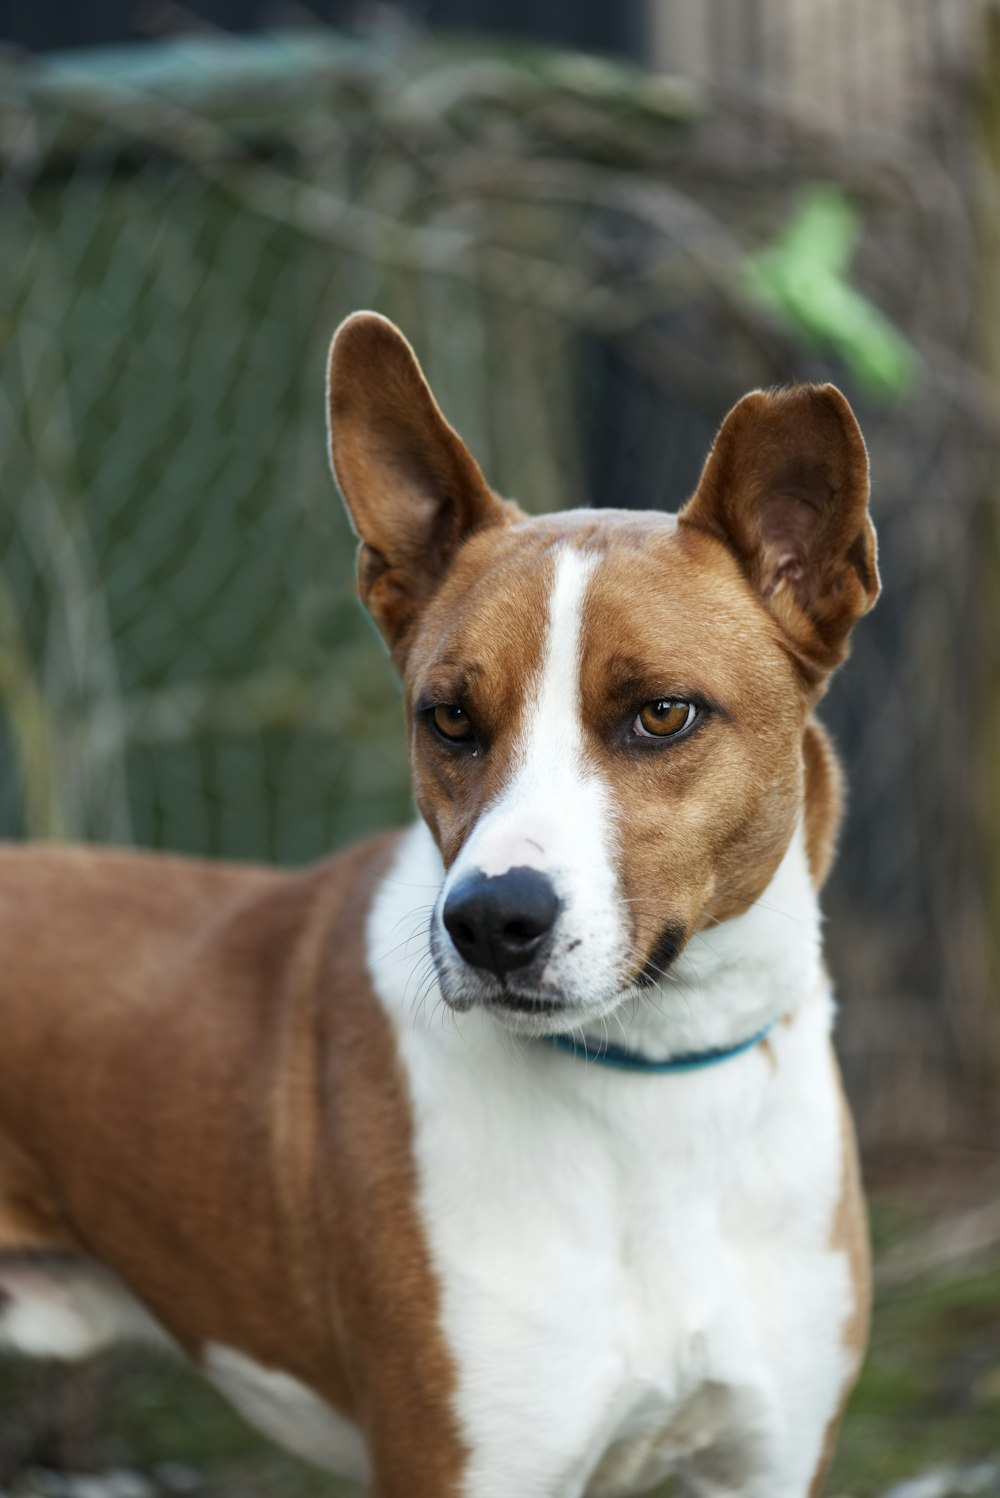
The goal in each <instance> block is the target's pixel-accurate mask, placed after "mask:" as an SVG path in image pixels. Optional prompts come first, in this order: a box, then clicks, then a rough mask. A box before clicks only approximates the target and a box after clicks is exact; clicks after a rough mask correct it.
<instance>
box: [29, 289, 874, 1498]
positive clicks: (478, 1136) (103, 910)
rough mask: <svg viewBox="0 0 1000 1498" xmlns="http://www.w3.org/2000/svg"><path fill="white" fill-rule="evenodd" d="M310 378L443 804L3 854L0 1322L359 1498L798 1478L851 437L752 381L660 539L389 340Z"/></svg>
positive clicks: (825, 1097)
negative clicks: (164, 1348) (505, 433)
mask: <svg viewBox="0 0 1000 1498" xmlns="http://www.w3.org/2000/svg"><path fill="white" fill-rule="evenodd" d="M331 407H332V415H333V430H334V455H335V462H336V467H337V473H338V477H339V478H340V481H341V486H342V488H343V490H344V493H345V497H346V498H347V501H348V504H349V507H350V509H351V512H352V516H353V518H354V521H355V524H356V526H357V528H358V531H359V533H360V535H361V537H362V553H361V565H360V576H361V588H362V594H363V596H364V598H365V601H366V602H367V604H368V606H369V608H370V609H371V611H372V613H373V615H374V616H375V618H376V620H377V622H378V623H379V626H380V628H381V629H382V631H383V633H384V634H385V636H386V639H387V641H388V642H389V644H390V647H391V649H392V651H393V654H394V656H395V658H396V661H397V663H398V664H399V666H400V668H401V670H402V673H403V677H404V683H405V685H406V690H407V699H408V709H409V714H410V721H411V751H412V760H413V767H414V779H415V786H416V793H417V800H418V805H419V806H420V810H421V812H422V814H423V818H424V821H423V822H422V823H420V824H418V826H417V827H416V828H415V829H414V830H412V831H411V832H408V833H406V834H403V835H400V836H395V837H385V838H380V839H376V840H373V841H372V842H369V843H367V844H364V845H361V846H360V847H358V848H355V849H353V850H351V851H349V852H347V853H345V854H343V855H341V856H340V857H338V858H335V859H333V860H331V861H330V862H329V863H327V864H325V865H321V866H320V867H318V868H316V869H314V870H310V871H307V872H305V873H301V874H281V873H275V872H271V871H267V870H262V869H253V868H242V867H236V866H230V867H227V866H212V865H205V864H201V863H198V862H195V861H188V860H182V859H174V858H165V857H161V858H148V857H142V856H137V855H131V854H115V853H103V854H97V853H92V852H85V851H74V850H29V849H11V850H8V851H7V852H5V853H4V854H3V855H2V858H0V952H2V954H3V971H2V974H0V1015H2V1017H3V1020H2V1022H3V1045H2V1047H0V1344H3V1343H7V1344H11V1345H13V1346H14V1347H18V1348H21V1349H22V1350H24V1351H27V1352H31V1353H39V1354H42V1355H45V1354H51V1355H56V1356H82V1355H85V1354H86V1353H87V1352H89V1351H91V1350H92V1349H93V1348H95V1347H97V1346H100V1345H103V1344H104V1343H106V1342H108V1341H110V1340H113V1339H114V1338H115V1337H117V1336H119V1335H123V1334H124V1335H135V1334H138V1335H141V1336H149V1337H152V1338H156V1339H159V1340H164V1339H166V1340H169V1341H170V1342H171V1343H173V1344H177V1345H179V1346H180V1347H181V1348H183V1349H184V1350H185V1351H186V1352H188V1353H189V1354H190V1355H191V1356H192V1357H193V1358H195V1359H196V1360H198V1361H199V1362H200V1363H201V1364H202V1366H203V1367H204V1368H205V1371H206V1372H207V1373H208V1374H209V1376H210V1377H212V1378H213V1379H214V1380H215V1381H216V1382H217V1383H218V1384H219V1386H220V1387H221V1388H223V1390H224V1391H225V1392H226V1393H228V1394H229V1396H230V1397H231V1398H232V1400H233V1402H234V1403H235V1404H236V1405H237V1406H238V1407H239V1408H240V1409H242V1410H243V1411H244V1413H245V1414H247V1416H248V1417H249V1418H251V1419H252V1420H254V1421H255V1422H256V1423H258V1424H259V1425H260V1426H261V1427H262V1428H263V1429H264V1430H266V1431H267V1432H268V1433H269V1434H271V1435H272V1436H274V1437H275V1438H276V1439H279V1440H282V1441H284V1442H285V1443H286V1444H287V1445H289V1446H290V1447H291V1448H292V1449H294V1450H297V1451H298V1452H299V1453H300V1454H302V1455H304V1456H306V1457H308V1458H310V1459H312V1460H314V1461H317V1462H319V1463H321V1464H325V1465H327V1466H328V1467H330V1468H331V1469H332V1470H335V1471H338V1472H343V1473H344V1474H346V1475H353V1476H357V1477H359V1478H361V1479H367V1480H369V1481H370V1482H371V1483H372V1492H373V1493H375V1494H377V1495H378V1498H404V1495H405V1498H582V1495H584V1494H587V1495H595V1498H596V1495H607V1498H611V1495H615V1494H621V1495H627V1494H633V1493H635V1494H638V1493H643V1492H647V1491H649V1490H650V1489H651V1488H652V1487H653V1486H655V1485H656V1484H657V1483H658V1482H660V1481H662V1480H663V1479H664V1478H666V1477H668V1476H669V1475H671V1474H678V1475H679V1476H680V1477H681V1479H682V1481H683V1482H684V1484H685V1485H686V1490H690V1491H691V1492H692V1493H696V1494H701V1495H706V1498H708V1495H712V1498H714V1495H718V1498H721V1495H724V1494H731V1495H735V1494H741V1495H759V1498H806V1495H807V1494H811V1493H817V1492H818V1491H819V1487H820V1484H821V1482H822V1475H823V1472H824V1470H825V1465H826V1462H827V1460H828V1457H829V1453H830V1450H831V1446H832V1437H833V1433H834V1431H835V1427H836V1421H837V1416H838V1413H839V1410H840V1408H841V1405H842V1401H843V1398H844V1396H845V1394H846V1391H847V1389H848V1388H849V1387H850V1384H851V1383H852V1381H853V1378H854V1376H855V1374H856V1371H857V1367H858V1365H859V1362H860V1358H861V1353H862V1349H863V1344H864V1340H865V1331H866V1320H867V1305H868V1287H867V1249H866V1237H865V1229H864V1215H863V1207H862V1201H861V1196H860V1189H859V1185H858V1177H857V1168H856V1161H855V1151H854V1143H853V1135H852V1130H851V1124H850V1118H849V1115H848V1113H847V1110H846V1108H845V1107H844V1105H843V1100H842V1094H841V1091H840V1085H839V1079H838V1073H837V1067H836V1062H835V1059H834V1057H833V1053H832V1049H831V1044H830V1026H831V1018H832V999H831V995H830V989H829V983H828V980H827V979H826V977H825V973H824V970H823V966H822V961H821V951H820V935H819V912H818V904H817V894H816V890H817V888H818V886H819V884H820V883H821V882H822V878H823V876H824V875H825V872H826V869H827V866H828V864H829V861H830V857H831V852H832V843H833V837H834V833H835V828H836V822H837V816H838V811H839V805H838V799H839V797H838V779H837V773H836V766H835V762H834V760H833V758H832V755H831V752H830V750H829V747H828V745H827V743H826V740H825V738H824V736H823V735H822V732H821V730H819V728H818V727H817V725H816V724H815V722H814V720H813V719H812V717H811V709H812V705H813V703H814V702H815V699H816V697H817V696H818V695H819V692H820V690H821V687H822V683H823V680H824V679H825V676H826V674H827V673H828V672H829V670H830V669H831V668H832V667H833V666H834V665H835V664H836V663H837V661H838V660H839V659H840V658H841V657H842V655H843V653H844V648H845V643H846V638H847V634H848V632H849V629H850V626H851V624H852V623H853V622H854V619H855V618H856V617H857V616H858V615H859V614H860V613H862V612H864V610H865V608H867V607H868V606H870V604H871V602H872V601H873V599H874V596H875V592H876V591H877V578H876V574H875V562H874V542H873V538H872V533H871V530H870V525H869V523H868V521H867V516H866V504H867V467H866V463H865V459H864V449H863V445H862V444H861V440H860V436H859V435H858V434H857V429H856V427H855V426H854V424H853V418H851V416H850V413H849V411H848V409H847V407H846V403H844V402H843V399H842V397H840V396H839V395H837V393H836V392H833V391H832V390H830V389H829V387H825V388H824V389H823V390H808V391H799V392H791V393H789V394H787V395H780V396H776V397H766V396H759V395H758V396H753V397H748V399H747V401H745V402H743V403H741V406H740V407H738V408H737V409H736V411H735V412H734V413H733V414H732V415H731V416H730V418H729V419H728V420H727V423H726V425H725V427H724V428H723V431H722V433H721V434H720V438H719V440H718V442H717V444H716V447H715V449H714V450H713V454H712V456H711V458H710V459H709V463H708V465H707V467H706V472H705V475H704V476H703V479H702V483H701V485H700V487H699V490H698V493H697V494H696V496H695V498H694V500H692V501H691V503H690V504H689V506H688V507H687V509H686V510H685V511H684V512H683V514H682V516H681V519H680V522H679V523H676V524H675V523H674V522H672V521H671V520H670V519H669V518H668V517H665V516H653V515H651V516H635V515H627V514H623V513H617V512H613V511H610V512H603V513H590V512H576V513H573V514H570V515H566V516H558V517H550V518H547V519H542V520H534V521H529V520H525V519H524V517H522V516H520V515H519V514H518V512H516V511H514V510H513V507H511V506H507V505H504V504H502V503H501V502H500V501H498V500H497V499H496V498H495V496H493V495H492V493H491V492H490V491H489V490H488V489H487V488H486V486H485V484H484V483H483V481H482V479H481V477H480V476H479V474H478V470H477V469H476V468H475V465H474V464H473V463H472V460H471V459H470V458H469V456H468V454H467V453H466V452H465V449H464V448H462V446H461V444H460V443H459V441H458V439H457V438H456V437H455V435H454V433H452V432H451V431H450V429H449V428H448V427H447V426H446V425H445V424H444V422H443V419H442V418H441V416H440V413H439V412H438V411H437V409H436V407H435V406H434V405H433V401H432V399H431V397H430V395H429V392H428V391H427V389H426V386H425V385H423V382H422V380H421V378H420V375H419V372H418V370H417V367H416V365H415V362H414V361H413V359H412V355H411V354H410V352H409V350H408V348H407V347H406V345H405V344H404V343H403V341H402V340H401V338H400V337H399V335H398V334H396V333H395V332H394V330H392V329H391V328H390V327H389V325H387V324H385V323H384V322H382V321H381V320H379V319H375V318H371V317H367V318H360V319H354V320H352V321H351V322H349V323H348V324H347V325H345V328H344V329H343V330H342V331H341V333H340V335H339V337H338V339H337V340H336V342H335V347H334V357H333V364H332V373H331ZM428 945H429V949H430V954H431V956H430V958H429V959H428V960H427V961H426V962H424V961H422V959H423V958H424V957H426V956H427V953H428ZM442 999H443V1000H444V1004H442V1003H441V1000H442ZM611 1032H617V1034H618V1037H619V1038H622V1037H624V1038H625V1039H626V1041H627V1045H628V1048H629V1051H630V1052H631V1053H632V1059H633V1062H634V1069H620V1068H618V1067H612V1066H607V1065H603V1064H600V1062H601V1060H602V1059H607V1057H603V1058H602V1056H601V1054H600V1053H601V1050H602V1047H603V1046H604V1043H605V1041H606V1040H607V1038H608V1036H609V1034H611ZM765 1032H766V1036H765ZM566 1035H577V1036H579V1037H580V1044H581V1048H582V1051H581V1055H580V1056H579V1057H574V1056H572V1055H570V1054H567V1053H566V1050H565V1049H564V1048H562V1047H560V1046H556V1045H551V1044H549V1043H548V1038H549V1037H551V1036H559V1037H563V1036H566ZM611 1038H612V1039H613V1038H614V1035H613V1034H611ZM585 1054H586V1055H589V1056H592V1057H594V1058H595V1059H585ZM678 1057H681V1058H685V1057H686V1058H689V1060H690V1064H691V1069H690V1070H689V1071H686V1072H682V1073H681V1074H676V1075H661V1074H659V1073H658V1072H656V1071H655V1070H653V1066H654V1065H655V1064H657V1063H667V1064H669V1065H676V1064H677V1058H678ZM692 1058H693V1059H692ZM685 1064H687V1063H685Z"/></svg>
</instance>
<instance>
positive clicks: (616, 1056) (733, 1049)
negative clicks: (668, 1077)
mask: <svg viewBox="0 0 1000 1498" xmlns="http://www.w3.org/2000/svg"><path fill="white" fill-rule="evenodd" d="M772 1029H773V1022H772V1024H770V1025H765V1026H764V1028H763V1030H758V1031H757V1034H756V1035H751V1036H750V1039H749V1040H741V1041H740V1043H739V1045H730V1046H723V1047H722V1048H721V1049H719V1050H716V1051H688V1052H686V1053H685V1054H684V1055H681V1056H671V1057H670V1059H669V1060H667V1061H649V1060H647V1058H646V1057H645V1056H640V1055H638V1054H637V1053H636V1052H635V1051H628V1050H626V1049H625V1047H624V1046H621V1045H611V1044H610V1043H607V1044H605V1045H602V1046H600V1047H598V1048H597V1049H596V1050H594V1049H591V1047H590V1046H589V1045H588V1044H587V1042H586V1041H585V1040H582V1039H577V1037H576V1036H574V1035H546V1036H544V1037H543V1038H544V1039H545V1040H547V1041H548V1043H549V1045H554V1046H556V1047H558V1049H559V1050H560V1051H568V1052H569V1054H570V1055H571V1056H578V1057H579V1058H580V1059H581V1060H583V1061H592V1062H593V1063H594V1064H595V1065H596V1066H615V1067H617V1068H618V1069H619V1071H641V1072H646V1073H647V1074H650V1073H659V1074H660V1075H662V1074H663V1073H664V1072H684V1071H701V1070H702V1068H703V1067H706V1066H718V1065H719V1063H720V1062H721V1061H731V1060H732V1059H733V1057H734V1056H742V1054H743V1052H744V1051H750V1050H753V1047H754V1046H755V1045H760V1043H761V1041H762V1040H766V1039H767V1037H768V1035H770V1033H771V1030H772Z"/></svg>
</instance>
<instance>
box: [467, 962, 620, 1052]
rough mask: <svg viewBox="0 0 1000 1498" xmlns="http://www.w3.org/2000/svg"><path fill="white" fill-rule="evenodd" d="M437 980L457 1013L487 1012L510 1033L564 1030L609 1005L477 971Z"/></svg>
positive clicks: (576, 1026) (531, 1034)
mask: <svg viewBox="0 0 1000 1498" xmlns="http://www.w3.org/2000/svg"><path fill="white" fill-rule="evenodd" d="M440 984H441V994H442V997H443V999H444V1001H445V1003H446V1004H447V1005H448V1007H449V1009H453V1010H454V1011H455V1012H456V1013H457V1014H468V1013H469V1012H470V1011H472V1010H478V1011H480V1012H483V1013H486V1014H489V1015H490V1017H491V1018H492V1019H493V1020H494V1021H495V1022H496V1023H497V1024H499V1025H502V1026H503V1028H504V1029H505V1030H507V1031H509V1032H510V1033H511V1034H512V1035H523V1036H529V1037H538V1036H544V1035H561V1034H566V1033H568V1032H570V1031H573V1030H578V1029H579V1028H580V1026H581V1025H586V1024H588V1023H589V1022H590V1021H591V1020H592V1019H595V1018H599V1017H600V1016H601V1015H602V1014H604V1013H606V1011H607V1009H608V1007H609V1005H608V1004H607V1003H594V1002H589V1003H588V1002H583V1001H581V1000H580V999H579V997H575V996H570V995H567V994H564V993H560V992H558V991H556V990H554V989H552V988H549V987H545V988H542V987H538V988H535V987H529V986H528V985H526V984H522V985H520V986H518V987H515V986H514V985H513V984H511V983H510V982H498V981H496V980H494V979H485V978H483V977H482V976H480V975H478V974H476V975H474V976H469V977H466V976H464V975H463V977H462V978H460V979H459V980H458V981H456V979H455V975H454V974H442V975H441V980H440ZM611 1007H613V1005H612V1006H611Z"/></svg>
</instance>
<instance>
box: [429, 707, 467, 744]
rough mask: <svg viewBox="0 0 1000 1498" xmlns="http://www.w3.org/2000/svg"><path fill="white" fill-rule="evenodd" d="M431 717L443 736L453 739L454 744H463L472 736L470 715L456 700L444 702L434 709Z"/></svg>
mask: <svg viewBox="0 0 1000 1498" xmlns="http://www.w3.org/2000/svg"><path fill="white" fill-rule="evenodd" d="M431 718H432V720H433V723H434V727H435V728H436V729H437V731H438V733H439V734H440V735H441V737H442V738H444V739H451V741H452V743H453V744H461V743H464V742H465V741H466V740H467V739H471V738H472V724H471V723H470V722H469V715H468V713H467V712H466V711H465V709H464V708H462V707H459V706H458V704H457V703H455V702H445V703H442V705H441V706H440V707H436V708H435V709H434V711H433V713H432V714H431Z"/></svg>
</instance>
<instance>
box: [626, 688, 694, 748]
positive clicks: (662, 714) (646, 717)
mask: <svg viewBox="0 0 1000 1498" xmlns="http://www.w3.org/2000/svg"><path fill="white" fill-rule="evenodd" d="M697 716H698V709H697V708H696V707H695V705H694V703H693V702H678V701H677V700H676V699H675V698H673V697H664V698H662V699H661V700H660V701H659V702H647V703H646V705H645V706H644V707H641V708H640V709H639V712H638V714H637V715H636V720H635V722H634V723H633V724H632V732H633V733H634V734H637V735H638V736H639V738H642V739H648V738H655V739H673V738H676V737H677V735H678V734H679V733H683V732H684V730H685V728H690V727H691V724H692V723H693V722H694V720H695V718H696V717H697Z"/></svg>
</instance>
